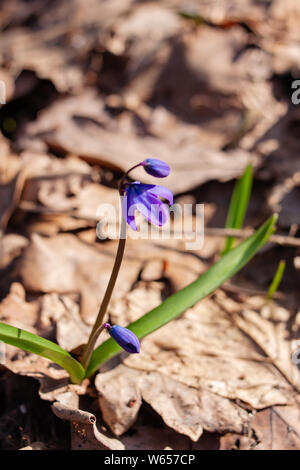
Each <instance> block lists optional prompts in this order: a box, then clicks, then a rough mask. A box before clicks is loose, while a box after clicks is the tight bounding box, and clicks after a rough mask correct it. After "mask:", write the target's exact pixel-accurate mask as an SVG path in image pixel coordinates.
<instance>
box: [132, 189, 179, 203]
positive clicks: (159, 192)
mask: <svg viewBox="0 0 300 470" xmlns="http://www.w3.org/2000/svg"><path fill="white" fill-rule="evenodd" d="M136 190H137V192H138V193H139V194H140V193H141V192H146V193H151V194H154V195H155V196H159V197H162V198H163V199H166V200H167V201H168V202H169V204H170V205H171V206H172V204H173V201H174V198H173V193H172V191H170V189H168V188H165V186H159V185H158V184H139V185H138V186H137V187H136Z"/></svg>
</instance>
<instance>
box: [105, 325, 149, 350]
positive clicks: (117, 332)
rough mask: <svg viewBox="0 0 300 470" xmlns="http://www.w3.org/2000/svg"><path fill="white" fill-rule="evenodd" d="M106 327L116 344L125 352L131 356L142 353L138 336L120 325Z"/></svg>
mask: <svg viewBox="0 0 300 470" xmlns="http://www.w3.org/2000/svg"><path fill="white" fill-rule="evenodd" d="M104 327H105V328H106V329H107V330H108V332H109V334H110V336H111V337H112V338H113V339H114V340H115V341H116V343H118V345H119V346H121V348H123V349H124V350H125V351H127V352H129V353H131V354H134V353H139V352H140V342H139V340H138V338H137V337H136V335H135V334H134V333H133V332H132V331H130V330H128V328H123V326H119V325H114V326H111V325H110V324H109V323H104Z"/></svg>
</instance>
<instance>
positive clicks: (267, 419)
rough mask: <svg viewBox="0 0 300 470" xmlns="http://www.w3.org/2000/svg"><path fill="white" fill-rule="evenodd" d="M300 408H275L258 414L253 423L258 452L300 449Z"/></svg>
mask: <svg viewBox="0 0 300 470" xmlns="http://www.w3.org/2000/svg"><path fill="white" fill-rule="evenodd" d="M299 418H300V408H299V406H296V405H295V406H274V407H272V408H270V409H267V410H263V411H261V412H259V413H257V414H256V415H255V416H254V418H253V420H252V423H251V427H252V428H253V430H254V432H255V436H256V438H257V441H258V444H257V446H256V447H255V449H257V450H299V449H300V425H299V422H300V420H299Z"/></svg>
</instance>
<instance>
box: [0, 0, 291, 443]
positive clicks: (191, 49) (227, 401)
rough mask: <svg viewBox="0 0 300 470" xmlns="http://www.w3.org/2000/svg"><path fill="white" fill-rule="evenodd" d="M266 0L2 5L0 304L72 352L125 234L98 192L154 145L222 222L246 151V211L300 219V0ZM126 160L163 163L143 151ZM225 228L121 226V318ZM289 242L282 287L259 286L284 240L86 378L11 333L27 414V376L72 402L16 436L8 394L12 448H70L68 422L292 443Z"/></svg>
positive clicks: (157, 437)
mask: <svg viewBox="0 0 300 470" xmlns="http://www.w3.org/2000/svg"><path fill="white" fill-rule="evenodd" d="M269 3H270V5H269V6H267V5H266V4H264V3H263V2H255V5H254V4H253V2H250V1H243V2H237V1H234V0H226V1H225V0H224V1H222V2H218V5H214V4H212V3H209V2H206V1H204V0H203V1H202V0H201V1H200V2H190V3H189V9H188V10H184V9H183V8H182V3H181V2H179V1H177V0H168V1H163V2H161V3H160V4H159V5H158V4H157V3H154V2H146V3H141V4H137V3H136V2H133V1H132V0H126V1H124V2H118V1H111V2H104V1H96V0H88V2H82V1H76V2H75V1H71V2H66V1H63V2H59V5H58V3H57V2H55V3H54V4H53V6H51V15H49V12H48V11H46V10H47V9H45V8H44V6H41V5H39V4H38V3H36V2H32V3H31V2H24V1H21V0H13V1H12V2H9V3H6V4H4V5H3V8H2V10H1V16H0V25H1V45H2V48H1V51H2V52H1V54H0V78H1V79H3V80H4V81H5V83H6V88H7V105H5V106H3V107H2V108H1V109H0V126H1V129H2V133H3V136H1V139H0V150H1V159H0V231H1V237H0V255H1V257H0V272H1V278H0V295H1V303H0V320H1V321H4V322H7V323H9V324H12V325H15V326H17V327H20V328H24V329H26V330H28V331H31V332H34V333H37V334H40V335H42V336H44V337H46V338H48V339H51V340H54V341H57V342H58V344H60V345H61V346H62V347H64V348H66V349H67V350H68V351H70V352H72V353H73V354H74V355H76V354H78V352H79V351H80V348H81V346H82V345H83V344H84V343H85V342H86V340H87V337H88V334H89V331H90V328H91V325H92V322H93V319H94V318H95V315H96V312H97V309H98V305H99V301H100V300H101V297H102V295H103V292H104V289H105V287H106V283H107V280H108V277H109V275H110V269H111V266H112V262H113V259H114V254H115V250H116V242H115V241H107V242H99V241H97V238H96V231H95V228H96V224H97V222H98V221H99V219H100V218H101V216H99V213H98V206H99V204H101V203H109V204H112V205H113V206H114V207H117V206H118V200H117V191H116V190H115V188H116V182H117V179H118V177H119V174H120V172H121V171H123V170H126V169H128V167H129V166H130V165H131V164H132V165H133V164H135V163H136V162H137V161H139V160H140V159H141V158H144V157H147V156H154V157H158V158H162V159H163V160H165V161H166V162H168V163H169V164H170V166H171V168H172V172H171V175H170V179H169V181H168V186H169V187H170V188H171V189H172V190H173V192H174V193H175V195H177V196H178V197H177V200H178V202H179V201H180V199H181V200H182V201H183V203H184V200H185V199H184V198H188V199H189V198H190V199H189V201H192V203H195V202H204V203H205V205H206V221H205V224H206V225H208V226H211V227H213V226H214V225H215V224H216V225H217V227H222V226H224V223H225V220H224V214H226V210H227V208H228V202H229V201H226V198H225V197H224V194H225V193H224V188H227V189H226V191H227V192H228V188H230V187H231V186H232V180H233V179H235V178H236V177H238V176H239V175H241V174H242V172H243V170H244V168H245V166H246V164H247V163H248V162H249V161H251V162H252V163H253V164H254V167H255V184H254V195H253V197H254V200H255V204H254V205H255V207H253V208H252V213H251V214H252V215H251V214H250V215H249V217H248V219H246V225H247V226H253V221H255V225H256V224H257V223H259V221H260V217H262V218H263V217H264V215H265V214H266V213H267V214H268V213H271V212H273V211H274V210H276V211H277V212H279V222H278V226H279V231H281V232H282V233H283V234H286V235H288V234H292V235H294V236H297V235H298V225H299V224H298V222H297V221H298V218H299V215H298V211H297V207H298V206H297V197H298V186H299V181H298V179H299V178H298V173H299V163H298V158H297V155H298V150H299V142H298V140H299V139H298V135H297V129H298V127H297V126H298V109H297V106H292V105H291V100H290V98H291V90H290V85H291V83H292V80H293V79H294V78H297V71H298V70H299V54H298V52H299V51H298V49H299V44H298V43H299V40H298V39H299V37H298V36H299V28H298V27H297V25H298V23H299V21H298V20H299V15H300V10H299V5H298V3H297V1H296V0H289V1H286V2H284V4H283V3H282V2H280V1H279V0H273V1H272V2H269ZM149 25H151V27H149ZM297 51H298V52H297ZM45 57H47V60H45ZM43 90H44V91H43ZM54 91H55V92H54ZM43 93H44V94H45V97H44V96H43ZM26 100H27V101H26ZM28 103H30V109H29V107H28ZM20 110H22V113H20ZM4 136H5V137H4ZM133 177H134V178H139V179H141V178H142V180H143V182H146V183H147V182H150V179H148V176H146V175H142V176H141V174H140V171H139V170H137V171H136V172H135V173H134V174H133ZM151 181H152V179H151ZM208 195H210V196H209V197H207V196H208ZM211 195H213V197H211ZM176 202H177V201H176ZM222 214H223V215H222ZM253 214H255V216H254V215H253ZM192 218H193V217H192ZM174 228H176V227H174ZM222 246H223V238H218V237H217V236H208V235H207V236H206V238H205V242H204V245H203V247H202V248H201V249H199V250H198V251H196V252H187V251H185V248H184V243H183V242H182V241H180V240H170V241H166V240H160V241H149V240H148V241H143V240H140V241H139V243H137V242H135V241H134V240H128V244H127V249H126V255H125V263H126V268H124V269H123V271H122V270H121V273H120V278H119V280H118V286H117V290H116V293H115V295H114V298H113V300H112V302H111V305H110V308H109V317H110V319H111V321H112V322H114V323H118V324H120V325H122V326H126V325H127V324H128V323H129V322H131V321H134V320H135V319H137V318H139V317H140V316H141V315H143V314H144V313H145V312H147V311H149V310H150V309H151V308H154V307H155V306H157V305H158V304H159V303H160V302H161V301H162V300H164V299H165V298H166V297H167V296H168V295H170V294H172V293H173V292H175V291H177V290H178V289H180V288H182V287H184V286H185V285H187V284H188V283H189V282H192V281H193V280H194V279H195V278H196V277H198V276H199V275H200V274H201V273H202V272H204V271H205V270H206V269H207V268H208V267H209V266H210V265H211V264H212V262H213V261H214V260H216V259H217V258H218V256H219V253H220V251H221V249H222ZM279 249H280V257H281V258H285V257H286V258H287V260H288V263H290V264H293V266H288V267H287V271H286V277H288V279H284V280H283V284H282V292H280V293H279V294H280V295H279V297H278V298H276V299H275V300H273V301H272V302H271V303H270V304H268V305H267V304H266V302H265V297H264V296H263V295H262V294H260V295H258V294H255V292H256V291H260V292H261V291H267V289H268V285H269V284H270V282H271V280H272V273H271V269H263V266H262V265H263V264H265V263H266V260H270V261H272V260H273V261H274V260H275V258H276V257H277V256H278V248H276V247H275V246H274V245H270V246H268V247H267V248H266V249H265V250H264V252H263V253H262V254H261V255H259V257H258V258H257V261H254V262H253V263H251V264H250V266H249V267H247V268H246V269H245V270H244V271H243V272H242V273H241V274H239V275H238V276H236V277H235V278H234V279H233V280H232V285H233V288H232V289H230V288H229V286H224V288H221V289H218V291H217V292H215V294H214V295H212V296H210V297H209V298H208V299H205V300H204V301H202V302H201V303H199V304H196V305H195V306H194V307H193V308H192V309H189V310H188V311H187V312H185V313H184V314H183V315H181V316H180V317H179V318H178V319H176V320H175V321H173V322H171V323H170V324H168V325H166V326H164V327H163V328H162V329H160V330H158V331H156V332H154V333H153V334H151V335H150V336H148V337H146V338H145V339H143V341H142V348H141V354H140V355H138V356H137V355H136V356H126V354H121V355H120V356H118V357H117V358H114V359H112V360H111V361H109V362H108V363H107V364H105V365H104V366H102V367H101V369H100V373H98V374H97V375H96V377H95V380H89V379H86V380H85V381H84V382H83V383H82V385H80V386H78V385H72V384H70V383H69V382H68V377H67V374H66V373H65V372H64V371H63V370H61V369H60V368H58V367H57V366H55V365H54V364H51V363H50V362H49V361H47V360H46V359H43V358H40V357H36V356H34V355H32V354H28V353H25V352H23V351H19V350H16V349H15V348H14V347H12V346H7V348H6V363H5V365H1V366H0V367H1V370H0V378H1V382H0V386H1V387H2V388H3V390H6V392H5V394H4V395H5V396H6V398H5V403H7V404H8V406H9V407H11V408H9V409H10V410H12V411H11V413H12V416H14V419H15V420H16V423H18V422H20V420H21V418H20V416H21V415H22V413H21V412H20V410H19V409H18V410H17V405H15V404H12V402H11V401H10V400H9V399H8V398H7V397H8V392H7V390H8V388H7V387H12V384H13V383H14V385H13V387H18V384H21V383H22V382H21V381H24V380H33V379H30V378H34V380H37V381H38V383H39V387H40V388H39V397H40V398H37V399H38V400H40V401H39V402H38V404H37V407H43V406H44V405H45V404H46V403H48V402H50V403H52V412H51V411H50V408H49V409H48V411H47V413H48V414H47V416H52V418H51V419H55V417H54V415H55V416H57V417H58V418H59V419H58V420H57V421H55V424H53V426H54V429H55V431H54V435H52V436H50V437H49V435H47V436H46V435H44V434H42V435H38V434H37V433H35V432H34V431H33V427H32V425H30V424H28V423H29V420H28V421H27V425H26V426H27V427H26V426H25V428H26V430H27V429H28V428H29V429H30V432H29V434H30V439H29V441H28V442H27V441H26V442H25V440H24V439H23V440H22V436H23V438H24V435H25V434H26V432H27V431H26V432H25V431H24V432H23V434H22V432H21V433H20V435H21V437H20V435H19V434H18V432H19V431H18V432H17V431H14V433H15V434H14V436H13V441H12V442H10V441H9V440H8V439H7V437H6V436H5V434H3V427H2V425H1V422H2V423H3V426H4V427H5V426H6V423H7V419H8V418H7V414H5V413H3V411H2V408H1V409H0V437H1V439H0V441H2V442H3V444H1V443H0V448H2V447H7V446H9V445H11V446H12V447H13V448H24V447H25V448H27V447H29V448H53V446H54V448H60V447H59V446H60V444H59V436H60V433H61V429H62V426H64V423H63V421H65V422H66V423H70V424H69V429H70V436H69V444H68V446H69V448H73V449H96V448H97V449H168V448H173V449H187V450H188V449H196V448H220V449H237V448H239V449H299V448H300V442H299V436H300V429H299V419H298V417H299V387H300V383H299V380H300V379H299V369H298V368H297V367H296V365H294V364H293V363H292V361H291V356H292V354H293V352H294V351H295V350H296V349H297V347H298V346H297V345H298V342H297V341H298V339H299V326H300V321H299V295H298V290H297V288H296V286H297V283H298V282H299V281H300V278H299V266H298V261H297V260H298V258H299V256H297V251H296V250H295V249H294V248H288V247H285V246H282V247H280V248H279ZM264 260H265V261H264ZM273 261H272V263H273ZM272 263H270V264H271V265H272V266H273V264H272ZM297 266H298V267H297ZM285 283H286V284H285ZM285 286H287V290H285ZM251 292H252V293H251ZM253 292H254V293H253ZM106 337H107V336H106V335H105V334H103V337H102V338H101V339H100V342H102V341H104V340H105V339H106ZM9 371H11V372H12V373H13V374H11V373H10V372H9ZM24 376H25V377H24ZM2 388H1V390H2ZM34 393H35V395H36V396H37V397H38V394H37V391H36V390H35V392H34ZM24 400H25V401H26V397H24ZM29 400H30V397H29ZM26 403H27V402H26ZM28 403H29V401H28ZM24 406H25V405H24ZM45 406H46V405H45ZM22 409H24V408H23V407H22ZM20 413H21V414H20ZM52 413H53V414H52ZM22 416H23V415H22ZM27 416H29V415H28V413H27V414H26V412H25V414H24V418H22V419H24V420H25V423H26V419H27V418H26V417H27ZM45 416H46V415H45ZM28 419H29V418H28ZM35 419H37V418H35ZM13 429H17V424H16V425H15V427H14V428H13ZM64 429H65V428H64ZM3 436H4V437H3ZM41 436H42V437H41ZM44 436H45V437H44ZM41 439H42V440H43V439H45V440H46V442H43V441H42V442H41ZM24 442H25V444H26V445H25V446H24ZM27 444H28V445H27ZM51 446H52V447H51Z"/></svg>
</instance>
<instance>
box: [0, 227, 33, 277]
mask: <svg viewBox="0 0 300 470" xmlns="http://www.w3.org/2000/svg"><path fill="white" fill-rule="evenodd" d="M27 245H28V239H27V238H25V237H23V236H22V235H18V234H16V233H9V234H7V235H5V236H4V237H3V238H2V239H0V269H5V268H7V267H8V266H9V264H10V263H11V262H12V261H13V260H14V259H15V258H17V257H18V256H20V254H21V253H22V251H23V249H24V248H25V247H26V246H27Z"/></svg>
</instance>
